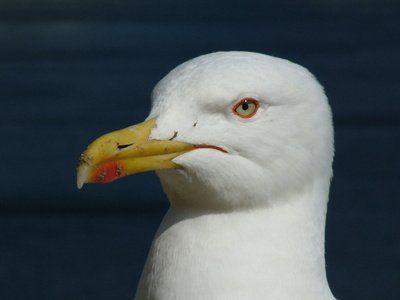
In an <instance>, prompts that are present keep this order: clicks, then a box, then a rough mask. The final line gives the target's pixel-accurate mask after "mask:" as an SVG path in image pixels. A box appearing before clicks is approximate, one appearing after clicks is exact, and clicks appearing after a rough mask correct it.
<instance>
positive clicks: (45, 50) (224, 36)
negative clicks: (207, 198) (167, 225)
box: [0, 0, 400, 300]
mask: <svg viewBox="0 0 400 300" xmlns="http://www.w3.org/2000/svg"><path fill="white" fill-rule="evenodd" d="M220 50H247V51H256V52H262V53H265V54H269V55H274V56H278V57H283V58H286V59H289V60H291V61H294V62H296V63H299V64H301V65H303V66H305V67H307V68H308V69H309V70H310V71H311V72H312V73H314V74H315V75H316V76H317V78H318V79H319V81H320V82H321V83H322V84H323V85H324V86H325V89H326V93H327V95H328V97H329V99H330V103H331V106H332V109H333V114H334V123H335V132H336V136H335V139H336V157H335V163H334V173H335V176H334V179H333V183H332V189H331V200H330V203H329V211H328V219H327V234H326V240H327V242H326V252H327V254H326V257H327V273H328V279H329V282H330V285H331V288H332V291H333V293H334V295H335V296H336V297H337V298H339V299H386V300H391V299H392V300H395V299H400V239H399V229H400V218H399V215H400V210H399V209H400V202H399V200H400V197H399V196H400V188H399V179H400V158H399V152H400V151H399V150H400V146H399V144H400V2H399V1H385V0H384V1H373V0H364V1H361V0H360V1H356V0H349V1H344V0H342V1H340V0H338V1H313V0H308V1H274V2H269V1H244V0H238V1H225V0H223V1H210V0H207V1H183V0H179V1H143V0H142V1H124V0H115V1H105V0H98V1H94V0H87V1H78V0H69V1H67V0H59V1H51V0H27V1H11V0H3V1H1V2H0V141H1V143H0V162H1V168H0V182H1V183H0V299H2V300H6V299H7V300H8V299H41V300H43V299H133V295H134V292H135V290H136V284H137V282H138V280H139V277H140V273H141V270H142V267H143V264H144V262H145V258H146V255H147V252H148V249H149V246H150V243H151V240H152V238H153V236H154V233H155V231H156V230H157V227H158V225H159V223H160V221H161V219H162V216H163V214H164V213H165V211H166V209H167V208H168V202H167V200H166V197H165V196H164V194H163V192H162V189H161V186H160V184H159V182H158V180H157V178H156V176H155V174H154V173H153V172H148V173H143V174H137V175H134V176H129V177H127V178H124V179H121V180H118V181H116V182H114V183H112V184H109V185H85V187H84V188H83V189H82V190H78V189H77V188H76V170H75V167H76V163H77V159H78V157H79V155H80V153H81V152H82V151H83V150H84V149H85V147H86V146H87V144H88V143H90V142H91V141H92V140H94V139H95V138H97V137H98V136H100V135H101V134H104V133H106V132H109V131H112V130H116V129H119V128H122V127H126V126H128V125H132V124H135V123H138V122H141V121H142V120H143V119H144V118H145V117H146V116H147V114H148V112H149V109H150V102H149V95H150V92H151V90H152V88H153V86H154V85H155V84H156V83H157V82H158V81H159V80H160V79H161V78H162V77H163V76H164V75H166V74H167V72H168V71H169V70H171V69H172V68H174V67H175V66H177V65H178V64H180V63H182V62H184V61H186V60H188V59H190V58H192V57H195V56H198V55H201V54H205V53H208V52H213V51H220Z"/></svg>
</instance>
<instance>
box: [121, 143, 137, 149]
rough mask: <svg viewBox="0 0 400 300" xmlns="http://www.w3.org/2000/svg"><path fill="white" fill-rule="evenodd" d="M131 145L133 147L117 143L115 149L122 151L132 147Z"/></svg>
mask: <svg viewBox="0 0 400 300" xmlns="http://www.w3.org/2000/svg"><path fill="white" fill-rule="evenodd" d="M132 145H133V143H132V144H125V145H120V144H118V143H117V148H118V149H119V150H122V149H124V148H127V147H129V146H132Z"/></svg>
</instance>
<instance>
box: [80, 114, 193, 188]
mask: <svg viewBox="0 0 400 300" xmlns="http://www.w3.org/2000/svg"><path fill="white" fill-rule="evenodd" d="M155 122H156V119H155V118H153V119H150V120H147V121H145V122H143V123H140V124H137V125H134V126H131V127H128V128H125V129H121V130H118V131H114V132H111V133H108V134H105V135H103V136H101V137H99V138H98V139H97V140H95V141H94V142H93V143H92V144H90V145H89V147H88V148H87V149H86V150H85V152H83V153H82V155H81V157H80V158H79V162H78V168H77V173H78V174H77V175H78V178H77V185H78V188H81V187H82V186H83V185H84V184H85V183H108V182H111V181H114V180H116V179H118V178H121V177H124V176H127V175H130V174H134V173H139V172H145V171H150V170H160V169H170V168H177V167H179V166H178V165H177V164H175V163H173V162H172V161H171V160H172V159H173V158H175V157H177V156H179V155H181V154H183V153H185V152H188V151H190V150H192V149H195V148H196V146H195V145H191V144H185V143H181V142H177V141H173V140H172V139H171V140H166V141H160V140H149V136H150V132H151V129H152V128H153V127H154V126H155Z"/></svg>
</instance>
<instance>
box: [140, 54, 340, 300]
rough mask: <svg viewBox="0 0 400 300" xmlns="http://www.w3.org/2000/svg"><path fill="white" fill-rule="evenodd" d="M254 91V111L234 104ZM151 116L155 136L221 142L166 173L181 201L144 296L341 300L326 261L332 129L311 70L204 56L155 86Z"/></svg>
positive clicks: (143, 284) (271, 60)
mask: <svg viewBox="0 0 400 300" xmlns="http://www.w3.org/2000/svg"><path fill="white" fill-rule="evenodd" d="M244 98H251V99H255V100H256V101H258V103H259V107H258V110H257V111H256V113H255V115H254V116H252V117H251V118H242V117H240V116H239V115H237V114H235V113H234V111H233V108H234V107H235V105H236V104H237V103H238V102H240V100H241V99H244ZM150 118H156V127H155V128H154V129H153V130H152V132H151V136H150V137H151V138H152V139H157V140H168V139H170V138H172V137H173V138H174V140H176V141H181V142H185V143H190V144H195V145H199V144H202V145H213V146H215V147H218V148H219V149H216V148H200V149H196V150H194V151H190V152H187V153H185V154H182V155H180V156H178V157H176V158H175V159H174V160H173V161H174V162H175V163H177V164H178V165H180V166H181V168H178V169H168V170H159V171H157V174H158V176H159V178H160V180H161V182H162V185H163V188H164V191H165V192H166V194H167V195H168V199H169V201H170V203H171V207H170V209H169V211H168V212H167V214H166V216H165V218H164V220H163V222H162V224H161V226H160V228H159V230H158V232H157V235H156V237H155V239H154V241H153V244H152V246H151V250H150V253H149V256H148V259H147V262H146V265H145V268H144V270H143V274H142V278H141V280H140V283H139V286H138V289H137V294H136V298H135V299H136V300H143V299H163V300H167V299H180V300H187V299H191V300H194V299H202V300H211V299H218V300H221V299H227V300H228V299H229V300H233V299H241V300H243V299H258V300H259V299H274V300H278V299H288V300H289V299H290V300H294V299H304V300H312V299H318V300H322V299H334V297H333V296H332V294H331V292H330V289H329V286H328V283H327V280H326V275H325V258H324V230H325V215H326V206H327V202H328V193H329V186H330V179H331V176H332V168H331V165H332V159H333V152H334V150H333V128H332V119H331V111H330V107H329V105H328V102H327V99H326V96H325V94H324V92H323V89H322V87H321V86H320V85H319V83H318V82H317V81H316V80H315V78H314V77H313V75H311V74H310V73H309V72H308V71H307V70H306V69H305V68H303V67H301V66H299V65H296V64H293V63H291V62H289V61H287V60H283V59H279V58H275V57H270V56H266V55H262V54H256V53H249V52H217V53H212V54H208V55H204V56H200V57H198V58H195V59H192V60H190V61H188V62H186V63H184V64H182V65H180V66H178V67H177V68H175V69H174V70H172V71H171V72H170V73H169V74H168V75H167V76H166V77H165V78H164V79H162V80H161V81H160V83H158V84H157V86H156V87H155V89H154V91H153V94H152V110H151V113H150V115H149V119H150ZM221 150H224V151H226V153H225V152H223V151H221Z"/></svg>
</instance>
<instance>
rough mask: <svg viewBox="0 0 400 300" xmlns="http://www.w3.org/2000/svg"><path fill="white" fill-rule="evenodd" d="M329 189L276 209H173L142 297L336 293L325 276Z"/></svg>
mask: <svg viewBox="0 0 400 300" xmlns="http://www.w3.org/2000/svg"><path fill="white" fill-rule="evenodd" d="M322 194H324V193H316V194H315V193H314V195H310V193H309V194H308V195H303V196H300V197H299V196H297V197H296V199H289V200H288V201H286V202H285V203H284V204H282V203H281V204H279V205H276V206H275V207H268V208H262V209H260V208H258V209H257V210H250V211H234V212H210V211H199V210H195V209H185V208H174V207H171V208H170V209H169V211H168V212H167V214H166V216H165V218H164V220H163V222H162V224H161V226H160V228H159V230H158V233H157V235H156V237H155V239H154V241H153V244H152V247H151V250H150V253H149V257H148V259H147V262H146V266H145V269H144V271H143V274H142V278H141V280H140V283H139V287H138V291H137V295H136V300H142V299H164V300H167V299H178V300H180V299H182V300H184V299H202V300H205V299H208V300H211V299H230V300H232V299H241V300H243V299H273V300H276V299H290V300H293V299H307V300H312V299H318V300H322V299H324V300H325V299H334V298H333V296H332V294H331V292H330V290H329V287H328V284H327V281H326V275H325V258H324V230H325V215H326V199H323V200H322V201H321V199H315V198H316V197H323V198H326V197H327V196H326V193H325V195H322Z"/></svg>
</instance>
